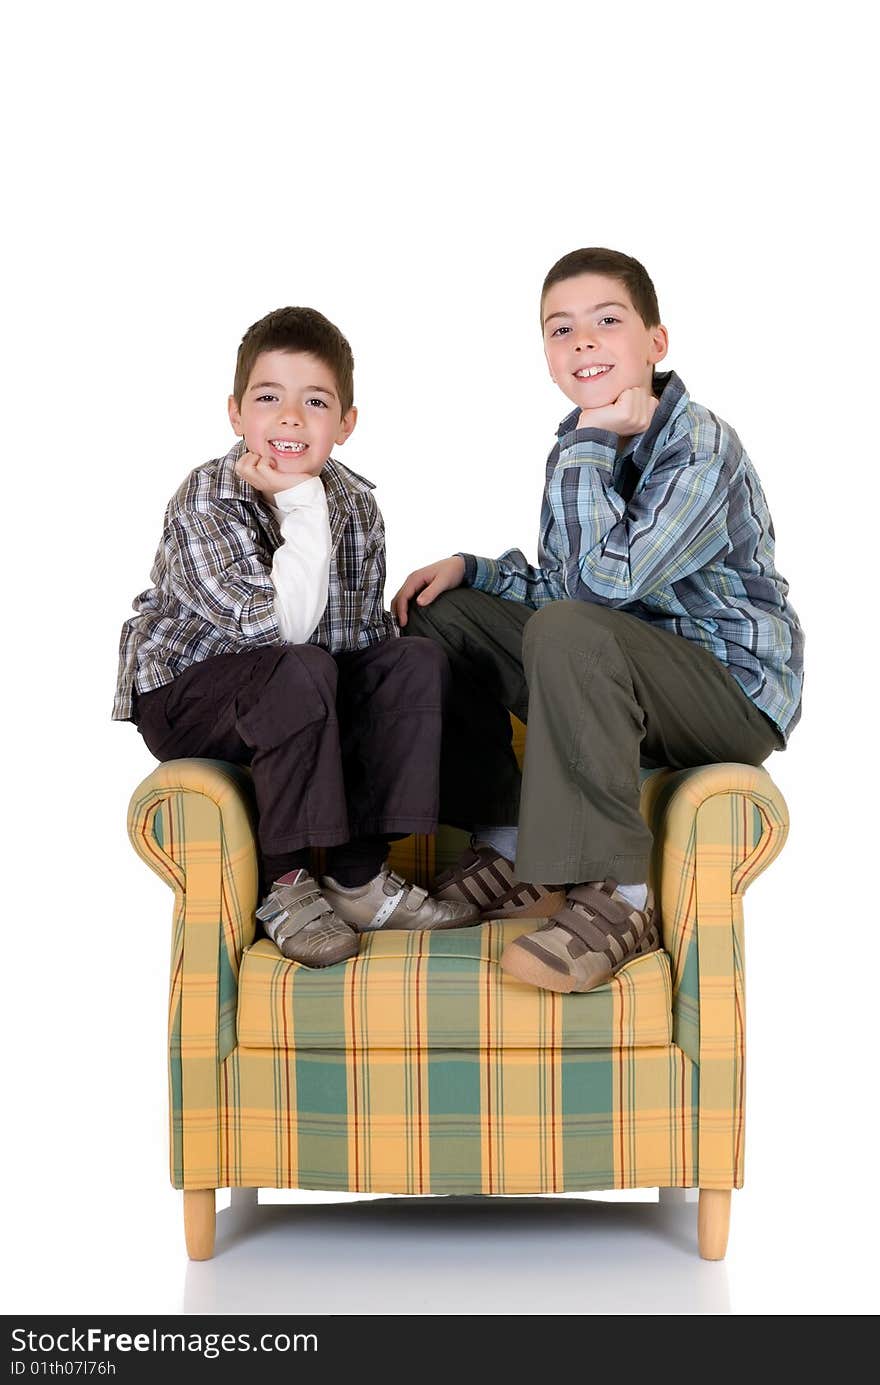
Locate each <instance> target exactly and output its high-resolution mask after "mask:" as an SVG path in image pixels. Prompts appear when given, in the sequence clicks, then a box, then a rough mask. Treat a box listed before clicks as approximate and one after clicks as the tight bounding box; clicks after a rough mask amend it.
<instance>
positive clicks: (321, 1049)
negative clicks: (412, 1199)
mask: <svg viewBox="0 0 880 1385" xmlns="http://www.w3.org/2000/svg"><path fill="white" fill-rule="evenodd" d="M514 731H515V745H516V746H517V748H518V752H519V753H521V750H522V744H523V738H524V728H523V727H522V726H521V725H520V724H519V723H514ZM642 811H643V814H644V816H645V818H646V820H647V821H648V822H649V824H650V825H651V828H652V831H653V833H654V842H655V847H654V860H653V865H652V874H653V883H654V888H655V893H656V896H657V900H658V903H659V913H660V925H661V932H662V940H663V949H664V950H663V951H662V952H657V953H653V954H650V955H648V956H646V957H642V958H637V959H636V960H634V961H633V962H631V963H630V964H629V965H628V966H626V967H625V968H623V970H622V971H620V972H619V973H618V974H617V976H615V977H613V978H612V980H611V981H610V982H609V983H608V984H607V985H605V986H602V987H600V988H598V989H596V990H594V991H592V992H589V993H588V994H586V995H577V994H574V995H567V996H562V995H557V994H555V993H551V992H547V991H539V990H536V989H534V988H532V987H529V986H525V985H523V984H522V983H520V982H518V981H515V980H514V979H512V978H511V977H508V976H505V975H504V974H503V973H502V972H501V970H500V968H499V966H498V959H499V957H500V955H501V952H502V951H503V948H504V945H505V943H506V942H507V941H508V940H509V939H510V938H511V937H514V936H516V935H517V934H518V933H520V932H524V931H529V929H530V928H532V927H533V926H534V924H533V923H529V922H528V921H526V920H523V919H516V920H508V921H502V922H495V923H486V924H482V925H476V926H474V927H471V928H467V929H457V930H452V931H448V932H440V933H436V934H434V933H413V934H407V933H401V932H392V933H382V932H378V933H374V934H367V935H365V936H364V938H363V939H362V942H361V950H360V953H359V955H358V956H357V957H356V958H353V959H352V960H351V961H349V962H346V963H344V964H340V965H339V966H335V967H331V968H327V969H325V970H321V971H318V970H310V969H308V968H305V967H302V966H300V965H299V964H298V963H296V962H292V961H288V960H287V959H285V958H284V957H282V956H281V955H280V954H279V952H278V951H277V949H276V948H275V947H274V945H273V944H272V943H271V942H270V941H268V940H267V939H266V938H256V937H255V920H254V909H255V906H256V903H257V883H258V882H257V857H256V849H255V843H254V832H253V803H252V798H251V792H250V780H249V775H248V774H247V772H246V771H243V770H241V769H239V768H236V767H235V766H232V765H228V764H225V763H221V762H219V761H212V760H175V761H170V762H168V763H166V764H163V765H160V766H159V767H158V768H156V769H155V770H154V771H153V773H152V774H150V775H149V776H148V777H147V778H146V779H145V780H144V782H143V783H142V784H141V785H140V786H139V787H138V789H137V790H136V791H135V793H134V795H133V797H132V800H131V804H130V807H129V833H130V837H131V841H132V843H133V845H134V847H135V850H136V851H137V852H138V854H139V855H140V856H141V857H142V858H143V860H144V861H146V863H147V864H148V865H149V866H150V867H151V868H152V869H153V870H155V871H156V872H157V873H158V874H159V875H160V876H161V877H162V879H164V880H165V881H167V883H168V884H169V885H170V886H171V888H172V889H173V891H174V901H175V902H174V914H173V930H172V958H171V980H170V995H169V1013H168V1065H169V1091H170V1165H171V1179H172V1183H173V1185H174V1187H176V1188H179V1189H182V1191H183V1198H184V1224H185V1231H186V1243H187V1249H188V1252H189V1255H190V1257H191V1258H193V1259H207V1258H210V1256H211V1255H212V1254H213V1244H214V1220H215V1210H214V1194H215V1189H217V1188H223V1187H251V1188H259V1187H275V1188H304V1189H305V1188H309V1189H330V1190H333V1189H337V1190H339V1191H346V1192H380V1193H409V1194H415V1195H426V1194H464V1193H488V1194H491V1193H504V1194H517V1193H520V1194H532V1195H535V1194H546V1193H554V1192H572V1191H591V1190H600V1189H602V1190H607V1189H618V1188H636V1187H663V1188H665V1187H674V1188H689V1187H694V1188H696V1187H698V1188H699V1190H700V1193H699V1209H698V1244H699V1250H700V1254H701V1255H702V1256H703V1257H704V1258H707V1259H721V1258H723V1256H724V1253H725V1250H726V1245H727V1234H728V1224H729V1215H730V1194H731V1190H732V1189H733V1188H738V1187H741V1186H742V1182H743V1161H744V1147H745V984H744V964H743V911H742V899H743V895H744V893H745V890H746V889H747V887H748V885H749V884H750V883H751V881H752V880H754V879H755V877H756V876H757V875H759V874H760V873H761V871H763V870H765V869H766V867H767V866H768V865H769V864H770V862H771V861H772V860H773V859H774V858H775V856H776V855H777V854H778V853H779V851H780V850H781V848H782V846H783V843H784V841H785V837H786V833H787V828H788V816H787V810H786V805H785V802H784V800H783V798H782V796H781V794H780V793H779V791H778V789H777V788H776V787H775V785H774V784H773V781H772V780H771V778H770V776H769V775H768V774H767V772H766V771H765V770H764V769H756V768H753V767H751V766H748V765H739V764H719V765H709V766H704V767H701V768H697V769H690V770H685V771H680V772H677V773H673V772H671V771H667V770H659V771H656V772H654V773H652V774H651V775H649V776H648V777H647V778H646V779H645V781H644V783H643V786H642ZM462 841H463V836H462V834H457V833H455V832H453V831H451V830H449V829H441V831H440V832H439V833H438V834H437V837H436V839H435V838H427V837H411V838H408V839H407V840H406V841H403V842H398V843H395V845H394V849H393V853H392V864H393V866H394V868H395V869H397V870H400V871H401V872H402V873H404V874H407V875H409V877H410V878H412V879H415V880H417V881H418V883H420V884H425V885H427V884H429V882H430V879H431V877H432V876H433V874H434V873H435V871H436V870H440V869H442V868H443V866H444V865H446V864H448V862H449V861H450V860H451V859H452V858H453V857H454V856H455V855H456V854H457V851H458V849H459V848H460V844H461V842H462Z"/></svg>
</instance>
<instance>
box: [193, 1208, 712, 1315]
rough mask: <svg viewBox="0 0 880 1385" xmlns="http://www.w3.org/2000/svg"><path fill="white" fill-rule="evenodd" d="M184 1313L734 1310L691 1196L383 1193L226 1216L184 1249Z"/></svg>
mask: <svg viewBox="0 0 880 1385" xmlns="http://www.w3.org/2000/svg"><path fill="white" fill-rule="evenodd" d="M183 1312H184V1313H193V1314H195V1313H286V1314H289V1313H302V1314H308V1313H317V1314H321V1313H334V1314H340V1313H343V1314H344V1313H350V1314H353V1315H358V1314H376V1315H383V1314H384V1315H396V1314H431V1315H444V1316H445V1315H475V1314H476V1315H483V1314H501V1315H508V1314H510V1315H518V1314H524V1313H525V1314H532V1315H534V1314H550V1315H559V1314H575V1313H576V1314H584V1313H608V1314H621V1313H638V1314H666V1313H671V1314H675V1313H686V1314H690V1313H697V1314H703V1313H706V1314H725V1313H726V1314H729V1313H730V1293H729V1286H728V1278H727V1270H726V1267H725V1264H724V1261H717V1262H710V1261H705V1260H701V1259H700V1256H699V1252H698V1249H697V1208H696V1205H695V1204H693V1203H691V1204H687V1205H681V1206H663V1205H660V1204H658V1203H656V1202H652V1203H632V1202H626V1203H606V1202H599V1201H596V1200H593V1199H590V1198H586V1197H584V1198H580V1197H578V1198H574V1197H565V1198H552V1197H502V1196H493V1197H480V1196H472V1197H431V1198H421V1197H399V1198H398V1197H379V1198H375V1199H373V1200H370V1201H363V1202H361V1201H358V1202H343V1203H320V1204H317V1205H316V1204H306V1205H297V1204H289V1203H283V1204H272V1205H266V1206H261V1205H258V1204H257V1203H255V1202H253V1201H252V1200H251V1201H249V1202H248V1201H247V1200H244V1201H242V1200H240V1199H239V1200H234V1201H233V1204H232V1205H231V1206H230V1207H229V1208H228V1209H226V1210H224V1211H222V1212H220V1213H218V1216H217V1239H216V1249H215V1255H214V1258H213V1259H212V1260H207V1261H202V1262H187V1269H186V1275H185V1282H184V1290H183Z"/></svg>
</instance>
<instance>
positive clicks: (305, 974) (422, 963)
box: [238, 919, 672, 1052]
mask: <svg viewBox="0 0 880 1385" xmlns="http://www.w3.org/2000/svg"><path fill="white" fill-rule="evenodd" d="M532 928H534V923H527V922H525V921H523V920H522V919H517V920H515V921H512V920H511V921H507V922H497V923H485V924H482V925H480V924H477V925H476V926H475V927H473V928H456V929H450V930H449V931H447V932H441V933H406V932H389V933H383V932H381V931H380V932H378V933H368V934H366V935H365V936H364V937H363V938H362V939H361V947H360V952H359V954H358V956H357V957H354V958H352V959H351V961H349V962H346V963H344V964H341V965H340V966H335V967H327V968H325V969H323V970H316V969H314V968H309V967H303V966H300V965H299V963H298V962H289V961H287V959H286V958H284V957H282V956H281V954H280V953H279V951H278V949H277V947H276V946H275V944H274V943H272V942H270V941H269V939H268V938H263V939H262V940H261V941H260V942H258V943H256V944H255V945H254V946H253V947H251V948H249V949H248V951H247V952H246V953H245V956H244V960H243V962H242V967H241V974H240V976H239V1003H238V1042H239V1044H240V1045H241V1046H242V1047H243V1048H296V1049H302V1048H319V1049H333V1048H344V1049H350V1050H354V1049H370V1050H373V1049H379V1048H390V1049H399V1050H401V1051H403V1052H405V1051H407V1050H412V1049H416V1048H418V1049H421V1050H422V1051H423V1052H425V1051H427V1050H429V1049H438V1048H442V1049H483V1048H523V1049H535V1048H538V1049H540V1048H545V1047H546V1046H547V1044H548V1043H549V1044H550V1045H551V1046H555V1045H558V1046H561V1047H562V1048H566V1049H571V1048H607V1046H608V1042H609V1035H612V1034H613V1035H614V1037H615V1045H616V1046H619V1047H621V1048H631V1047H634V1046H636V1045H638V1046H640V1047H643V1048H644V1047H656V1046H657V1045H658V1044H662V1045H664V1046H665V1045H666V1044H668V1043H670V1041H671V1039H672V1024H671V1014H670V1001H671V982H670V976H669V958H668V957H667V955H666V953H665V952H654V953H650V954H649V955H648V956H647V957H639V958H636V960H635V961H633V962H630V963H629V965H628V966H626V967H624V968H623V969H622V970H621V971H620V972H619V973H618V974H617V976H615V977H614V978H612V981H611V983H610V984H609V985H607V986H601V987H599V988H598V989H597V990H595V991H591V992H589V994H587V995H578V996H574V995H570V996H561V995H556V994H554V993H553V992H552V991H541V990H538V989H537V988H536V987H535V986H526V985H524V984H523V983H522V982H520V981H515V980H514V979H513V978H512V977H509V976H505V975H504V973H503V972H502V971H501V968H500V966H499V962H500V959H501V953H502V952H503V951H504V947H505V944H506V943H508V942H509V941H510V940H511V939H512V938H515V937H517V936H518V935H519V934H520V933H527V932H529V931H531V929H532Z"/></svg>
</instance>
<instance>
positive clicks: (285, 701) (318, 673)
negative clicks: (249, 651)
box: [236, 644, 338, 747]
mask: <svg viewBox="0 0 880 1385" xmlns="http://www.w3.org/2000/svg"><path fill="white" fill-rule="evenodd" d="M337 679H338V670H337V667H336V662H335V660H334V659H333V657H332V655H330V654H328V653H327V651H326V650H325V649H319V648H318V647H317V646H316V645H309V644H304V645H296V646H295V647H292V646H291V647H288V648H286V649H283V650H279V651H277V657H275V658H274V659H267V661H266V663H265V665H264V668H263V669H262V670H261V671H260V674H259V675H258V676H255V677H254V678H253V679H252V680H251V682H250V684H249V685H248V687H246V688H245V689H243V690H242V692H240V693H239V695H238V699H237V704H236V707H237V712H238V719H239V720H238V725H239V731H240V733H241V735H242V737H243V739H244V740H245V741H247V742H248V743H249V744H251V745H256V746H264V747H265V746H273V745H280V744H281V743H282V742H283V741H285V740H287V739H289V738H290V736H292V735H296V734H297V733H298V732H299V731H301V730H303V729H304V728H305V727H306V726H311V725H313V724H314V723H315V722H323V721H326V720H327V719H328V718H329V717H330V716H335V712H336V684H337Z"/></svg>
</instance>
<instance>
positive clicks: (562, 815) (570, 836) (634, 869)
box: [404, 587, 783, 884]
mask: <svg viewBox="0 0 880 1385" xmlns="http://www.w3.org/2000/svg"><path fill="white" fill-rule="evenodd" d="M404 633H405V634H407V635H423V636H425V635H426V636H428V637H429V638H430V639H433V640H436V642H437V643H438V644H439V645H440V646H441V648H442V649H443V650H444V651H445V653H446V655H447V657H448V659H449V663H450V666H451V670H452V683H451V689H450V693H449V696H448V700H447V703H446V707H445V711H444V728H443V750H442V758H441V767H440V818H441V821H443V822H447V823H449V824H451V825H453V826H456V827H461V828H464V829H465V830H468V831H472V830H473V828H474V826H475V825H476V824H481V825H493V826H494V825H498V826H507V825H513V824H516V823H518V824H519V844H518V849H517V857H516V874H517V876H518V878H519V879H520V880H525V881H533V882H537V883H542V884H572V883H580V882H581V881H585V880H605V879H608V878H609V877H613V878H614V879H615V880H617V881H618V882H619V883H620V884H634V883H641V882H642V881H645V880H647V878H648V862H649V858H650V852H651V834H650V832H649V830H648V828H647V826H646V824H645V822H644V820H643V818H642V816H641V814H640V812H639V789H640V776H639V770H640V768H641V767H642V766H647V767H651V768H655V767H659V766H664V765H667V766H669V767H670V768H672V769H685V768H687V767H689V766H692V765H704V764H713V763H718V762H720V761H724V760H733V761H736V762H738V763H741V764H749V765H759V764H761V763H762V762H763V761H764V760H765V759H766V758H767V756H768V755H769V754H770V753H771V751H773V750H777V749H782V746H783V741H782V738H781V736H780V735H779V732H778V731H777V730H776V728H775V727H774V726H773V724H772V722H771V721H770V720H769V719H768V718H767V717H765V716H764V714H763V713H762V712H760V711H758V709H757V707H755V705H754V703H753V702H752V701H751V699H750V698H749V697H748V696H747V694H746V693H745V692H743V690H742V688H741V687H740V685H739V684H738V683H737V681H736V679H735V678H734V677H733V676H732V674H730V673H729V672H728V671H727V669H726V668H725V667H724V665H723V664H721V663H720V662H719V661H718V660H717V659H716V658H715V657H714V655H712V654H710V653H709V652H708V651H707V650H705V649H701V648H700V647H699V646H698V645H695V644H692V643H691V642H690V641H689V640H685V639H682V638H681V637H680V636H678V635H671V634H668V633H667V632H666V631H664V630H660V629H658V628H657V627H656V626H653V625H650V624H648V622H647V621H644V620H640V619H639V618H638V617H636V616H632V615H629V614H627V613H626V612H625V611H617V610H612V609H610V608H609V607H607V606H599V605H594V604H593V603H592V602H587V601H554V602H552V603H551V604H550V605H549V606H544V607H542V608H541V609H540V610H539V611H533V610H532V609H531V608H530V607H528V606H523V605H521V604H520V603H519V602H516V601H505V600H503V599H502V598H501V597H497V596H488V595H487V594H486V593H485V592H480V591H475V590H474V589H473V588H469V587H459V588H458V589H457V590H454V591H449V592H444V593H443V595H442V596H440V597H438V599H437V600H436V601H434V602H433V603H432V604H431V605H430V606H424V607H418V606H416V605H415V604H414V603H410V606H409V613H408V623H407V625H406V626H405V629H404ZM508 711H510V712H513V713H514V714H515V715H516V716H518V717H519V718H520V719H521V720H522V721H524V722H527V723H528V728H529V729H528V736H527V738H526V753H525V763H524V765H523V772H522V776H520V772H519V769H518V767H517V763H516V758H515V756H514V754H513V749H512V746H511V731H510V720H509V717H508V715H507V712H508Z"/></svg>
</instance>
